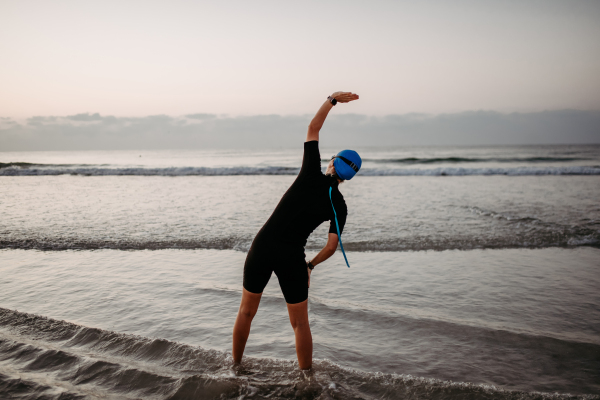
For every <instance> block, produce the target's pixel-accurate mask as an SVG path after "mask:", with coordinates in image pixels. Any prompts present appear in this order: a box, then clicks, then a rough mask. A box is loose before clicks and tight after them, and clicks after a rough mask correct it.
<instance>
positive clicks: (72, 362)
mask: <svg viewBox="0 0 600 400" xmlns="http://www.w3.org/2000/svg"><path fill="white" fill-rule="evenodd" d="M0 327H1V328H0V359H1V360H2V361H1V362H0V390H1V391H2V392H3V393H4V394H6V395H8V396H13V395H18V396H19V398H57V399H58V398H78V397H80V396H85V397H90V398H94V397H102V398H105V397H111V398H112V397H122V398H148V399H151V398H153V399H182V398H200V397H201V398H225V399H234V398H238V399H239V398H246V397H249V398H252V397H254V398H278V399H292V398H319V399H327V398H334V399H341V398H344V399H346V398H361V399H382V398H385V399H395V398H428V399H464V398H472V399H475V398H486V399H523V400H527V399H600V396H595V395H580V396H573V395H569V394H557V393H554V394H549V393H540V392H522V391H509V390H505V389H502V388H498V387H495V386H492V385H482V384H474V383H467V382H451V381H442V380H438V379H432V378H422V377H414V376H411V375H398V374H383V373H379V372H363V371H357V370H354V369H349V368H344V367H342V366H340V365H337V364H335V363H333V362H331V361H329V360H316V362H315V364H314V368H313V371H311V372H309V373H305V372H302V371H300V370H298V367H297V364H296V363H295V362H292V361H288V360H280V359H256V358H250V357H248V358H247V359H245V361H244V362H243V364H242V365H241V366H233V364H232V359H231V357H230V355H229V354H228V353H225V352H221V351H217V350H206V349H202V348H200V347H195V346H189V345H185V344H181V343H175V342H171V341H168V340H164V339H149V338H144V337H140V336H134V335H126V334H120V333H116V332H111V331H105V330H102V329H96V328H88V327H85V326H81V325H76V324H72V323H69V322H65V321H57V320H53V319H49V318H45V317H40V316H36V315H31V314H25V313H20V312H18V311H12V310H7V309H3V308H0Z"/></svg>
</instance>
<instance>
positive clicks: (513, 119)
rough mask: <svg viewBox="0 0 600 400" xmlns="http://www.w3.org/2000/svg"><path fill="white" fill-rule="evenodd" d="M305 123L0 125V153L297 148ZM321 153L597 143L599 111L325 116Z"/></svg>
mask: <svg viewBox="0 0 600 400" xmlns="http://www.w3.org/2000/svg"><path fill="white" fill-rule="evenodd" d="M311 118H312V116H311V115H291V116H281V115H256V116H240V117H229V116H217V115H214V114H189V115H185V116H179V117H173V116H168V115H151V116H147V117H115V116H102V115H100V114H98V113H94V114H90V113H85V114H77V115H70V116H64V117H59V116H36V117H32V118H29V119H27V120H25V121H24V122H19V121H15V120H13V119H10V118H2V120H1V121H0V150H1V151H27V150H109V149H167V148H169V149H177V148H257V147H268V148H273V147H291V146H296V145H297V144H298V143H299V142H301V141H303V140H304V138H305V134H306V129H307V126H308V124H309V122H310V119H311ZM321 142H322V144H323V145H324V146H335V147H338V146H347V147H352V146H356V147H358V146H403V145H495V144H499V145H510V144H567V143H570V144H583V143H600V111H579V110H557V111H544V112H536V113H512V114H503V113H498V112H494V111H471V112H464V113H456V114H439V115H430V114H402V115H387V116H383V117H374V116H368V115H360V114H342V115H335V114H332V115H330V116H329V118H328V119H327V121H326V122H325V125H324V127H323V130H322V135H321Z"/></svg>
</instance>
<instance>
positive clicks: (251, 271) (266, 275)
mask: <svg viewBox="0 0 600 400" xmlns="http://www.w3.org/2000/svg"><path fill="white" fill-rule="evenodd" d="M271 273H273V261H272V257H270V255H269V253H268V251H266V250H261V248H260V246H255V244H254V243H253V244H252V247H251V248H250V251H248V255H247V256H246V262H245V263H244V289H246V290H247V291H249V292H251V293H262V292H263V291H264V290H265V287H266V286H267V283H269V279H270V278H271Z"/></svg>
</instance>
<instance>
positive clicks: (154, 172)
mask: <svg viewBox="0 0 600 400" xmlns="http://www.w3.org/2000/svg"><path fill="white" fill-rule="evenodd" d="M299 171H300V169H299V168H292V167H275V166H271V167H228V168H208V167H171V168H142V167H131V168H106V167H102V166H75V165H44V166H41V165H40V164H28V163H5V164H0V176H48V175H83V176H131V175H137V176H228V175H297V174H298V172H299ZM472 175H506V176H530V175H600V166H570V167H547V166H546V167H511V168H460V167H456V168H454V167H452V168H450V167H443V168H429V169H407V168H391V169H379V168H363V169H362V170H361V171H360V174H359V176H472Z"/></svg>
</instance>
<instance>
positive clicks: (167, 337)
mask: <svg viewBox="0 0 600 400" xmlns="http://www.w3.org/2000/svg"><path fill="white" fill-rule="evenodd" d="M328 150H329V149H325V150H322V151H321V154H322V157H323V166H324V165H325V164H326V162H327V160H328V158H329V156H330V153H332V154H333V153H334V150H329V152H328ZM357 150H359V151H360V153H361V155H362V156H363V159H364V163H363V169H362V170H361V172H360V173H359V175H358V176H357V177H356V178H355V179H353V180H352V181H349V182H345V183H344V184H342V185H341V186H340V190H341V192H342V193H343V195H344V197H345V199H346V203H347V204H348V208H349V216H348V221H347V224H346V227H345V229H344V234H343V240H344V247H345V248H346V249H347V250H348V258H349V261H350V265H351V268H350V269H348V268H347V267H346V266H345V263H344V260H343V257H342V256H341V254H339V253H336V254H335V255H334V256H333V257H332V258H331V259H329V260H328V261H327V262H325V263H323V264H321V265H319V266H318V267H317V268H316V269H315V271H314V273H313V276H312V279H311V289H310V294H309V315H310V323H311V328H312V332H313V339H314V357H315V365H314V369H313V371H312V372H311V373H309V374H305V373H302V372H299V370H298V367H297V363H296V362H295V350H294V341H293V331H292V329H291V326H290V324H289V320H288V318H287V312H286V307H285V301H284V300H283V297H282V295H281V292H280V290H279V287H278V283H277V279H276V278H275V277H274V276H273V277H272V279H271V281H270V283H269V285H268V286H267V288H266V290H265V294H264V296H263V299H262V301H261V305H260V308H259V312H258V314H257V316H256V318H255V321H254V323H253V325H252V331H251V334H250V338H249V341H248V346H247V348H246V353H245V356H246V357H245V361H244V363H243V365H242V366H241V367H240V368H233V367H232V360H231V356H230V346H231V343H230V342H231V330H232V326H233V322H234V320H235V316H236V312H237V308H238V306H239V300H240V297H241V280H242V271H243V263H244V259H245V255H246V252H247V250H248V248H249V246H250V243H251V241H252V239H253V237H254V235H255V234H256V232H258V230H259V229H260V227H261V226H262V224H263V223H264V222H265V221H266V219H267V218H268V217H269V215H270V213H271V212H272V210H273V209H274V207H275V206H276V205H277V202H278V201H279V199H280V198H281V195H282V194H283V193H284V192H285V190H286V189H287V188H288V187H289V185H290V184H291V183H292V181H293V179H294V177H295V174H297V173H298V170H299V165H300V163H301V158H302V151H301V146H299V148H298V149H278V150H261V151H256V150H218V151H217V150H210V151H209V150H202V151H192V150H187V151H174V150H173V151H154V152H148V151H138V152H132V151H105V152H28V153H0V163H1V164H0V247H1V250H0V276H1V277H0V307H1V309H0V393H5V394H7V395H10V396H20V397H19V398H32V399H33V398H36V399H37V398H57V399H58V398H61V399H64V398H143V399H146V398H156V399H183V398H257V399H258V398H322V399H325V398H339V399H346V398H364V399H379V398H389V399H395V398H415V399H416V398H440V399H442V398H444V399H445V398H451V399H454V398H456V399H459V398H460V399H462V398H473V399H476V398H490V399H496V398H499V399H504V398H524V399H528V398H532V399H533V398H553V397H567V398H568V397H572V396H578V397H590V398H598V396H595V395H597V394H599V393H600V295H598V292H600V291H598V287H600V249H599V248H600V202H598V199H599V198H600V147H598V146H529V147H528V146H522V147H491V148H477V147H476V148H408V149H406V148H404V149H357ZM326 225H327V224H323V225H322V226H321V227H319V228H318V229H317V230H316V231H315V232H314V233H313V235H312V236H311V237H310V238H309V241H308V243H307V248H306V254H307V257H312V256H313V255H314V254H316V252H318V250H319V249H320V248H321V247H322V246H323V245H324V244H325V242H326V238H327V228H328V227H327V226H326Z"/></svg>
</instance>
